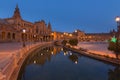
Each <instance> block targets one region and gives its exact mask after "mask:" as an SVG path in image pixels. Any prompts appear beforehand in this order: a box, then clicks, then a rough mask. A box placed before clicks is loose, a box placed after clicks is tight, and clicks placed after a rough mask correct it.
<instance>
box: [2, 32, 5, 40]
mask: <svg viewBox="0 0 120 80" xmlns="http://www.w3.org/2000/svg"><path fill="white" fill-rule="evenodd" d="M4 39H5V32H2V40H4Z"/></svg>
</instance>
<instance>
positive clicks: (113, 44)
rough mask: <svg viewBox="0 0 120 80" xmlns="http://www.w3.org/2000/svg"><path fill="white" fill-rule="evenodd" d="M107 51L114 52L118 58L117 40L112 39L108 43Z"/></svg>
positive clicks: (119, 43)
mask: <svg viewBox="0 0 120 80" xmlns="http://www.w3.org/2000/svg"><path fill="white" fill-rule="evenodd" d="M108 50H111V51H114V52H115V54H116V58H118V55H119V54H120V42H119V40H118V39H116V40H115V39H112V40H110V41H109V46H108Z"/></svg>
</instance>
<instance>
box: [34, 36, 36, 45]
mask: <svg viewBox="0 0 120 80" xmlns="http://www.w3.org/2000/svg"><path fill="white" fill-rule="evenodd" d="M35 42H36V35H34V43H35Z"/></svg>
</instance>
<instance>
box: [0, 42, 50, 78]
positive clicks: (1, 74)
mask: <svg viewBox="0 0 120 80" xmlns="http://www.w3.org/2000/svg"><path fill="white" fill-rule="evenodd" d="M48 43H50V42H46V43H36V44H32V45H27V46H26V47H24V48H22V49H19V50H17V51H15V52H13V53H12V56H11V57H10V58H9V59H10V60H9V63H8V64H7V65H6V66H5V67H4V68H3V69H1V70H0V80H10V77H11V75H12V74H13V72H14V70H15V69H16V68H17V67H20V66H21V65H19V63H20V62H21V61H20V60H21V59H22V58H25V57H26V56H27V55H28V54H29V51H30V50H31V49H33V50H34V49H36V48H37V47H39V46H42V45H45V44H48ZM15 74H16V73H15Z"/></svg>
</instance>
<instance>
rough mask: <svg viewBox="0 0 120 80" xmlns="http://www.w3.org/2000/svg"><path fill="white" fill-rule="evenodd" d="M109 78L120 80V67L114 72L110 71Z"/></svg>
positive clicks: (110, 79) (109, 79)
mask: <svg viewBox="0 0 120 80" xmlns="http://www.w3.org/2000/svg"><path fill="white" fill-rule="evenodd" d="M108 76H109V77H108V80H120V66H117V67H116V68H115V69H113V70H112V69H109V71H108Z"/></svg>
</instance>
